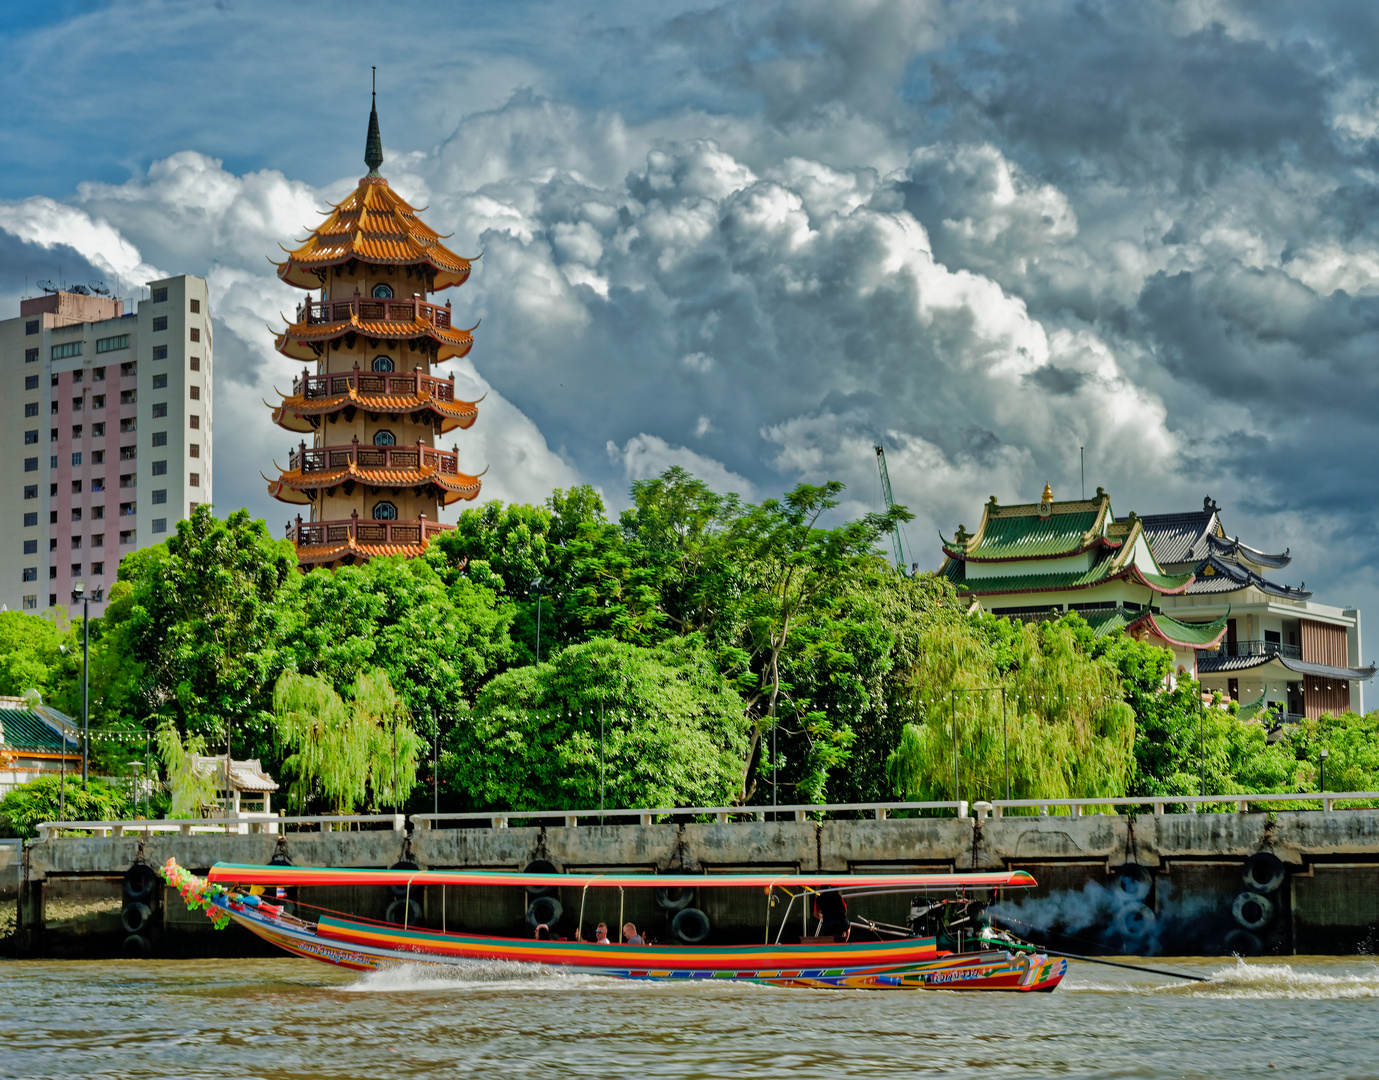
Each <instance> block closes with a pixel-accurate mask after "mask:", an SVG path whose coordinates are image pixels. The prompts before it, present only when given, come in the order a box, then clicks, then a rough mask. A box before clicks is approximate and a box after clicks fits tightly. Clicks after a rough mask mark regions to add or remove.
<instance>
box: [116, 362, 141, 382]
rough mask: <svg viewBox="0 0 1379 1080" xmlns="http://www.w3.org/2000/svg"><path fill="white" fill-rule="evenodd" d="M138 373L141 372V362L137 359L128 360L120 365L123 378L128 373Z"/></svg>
mask: <svg viewBox="0 0 1379 1080" xmlns="http://www.w3.org/2000/svg"><path fill="white" fill-rule="evenodd" d="M137 374H139V362H138V361H137V360H126V361H125V362H124V363H123V364H121V365H120V377H121V378H124V377H125V376H126V375H137Z"/></svg>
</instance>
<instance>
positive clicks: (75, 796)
mask: <svg viewBox="0 0 1379 1080" xmlns="http://www.w3.org/2000/svg"><path fill="white" fill-rule="evenodd" d="M60 789H62V790H60ZM59 808H62V810H63V817H62V820H65V821H121V820H124V819H125V818H128V817H129V816H130V812H131V809H132V807H131V806H130V802H129V797H128V792H126V791H123V790H121V789H120V788H118V787H112V786H111V785H109V784H107V783H105V781H103V780H100V779H98V778H95V779H92V780H91V782H90V783H89V784H88V785H87V787H86V790H85V791H83V790H82V787H81V777H80V775H78V776H77V777H76V778H75V779H74V778H73V776H72V774H71V773H68V774H67V777H66V779H65V780H64V779H63V778H62V777H61V776H59V775H58V774H56V773H49V774H47V775H45V776H40V777H38V778H37V779H34V780H30V781H29V782H28V783H27V784H21V785H20V786H19V787H16V788H12V789H11V790H10V791H8V792H6V793H5V796H4V798H2V799H0V836H6V837H22V838H24V839H28V838H29V837H32V836H36V835H37V833H38V828H37V826H38V825H39V824H41V823H42V822H45V821H57V820H58V811H59Z"/></svg>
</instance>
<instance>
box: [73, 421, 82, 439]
mask: <svg viewBox="0 0 1379 1080" xmlns="http://www.w3.org/2000/svg"><path fill="white" fill-rule="evenodd" d="M72 438H74V439H80V438H81V425H80V424H73V425H72Z"/></svg>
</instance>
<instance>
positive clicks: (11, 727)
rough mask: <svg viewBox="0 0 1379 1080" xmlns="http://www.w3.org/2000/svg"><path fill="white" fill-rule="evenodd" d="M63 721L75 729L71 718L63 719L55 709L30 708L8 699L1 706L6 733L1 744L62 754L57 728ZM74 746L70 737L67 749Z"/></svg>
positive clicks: (0, 718)
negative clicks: (45, 716) (51, 719)
mask: <svg viewBox="0 0 1379 1080" xmlns="http://www.w3.org/2000/svg"><path fill="white" fill-rule="evenodd" d="M40 709H41V710H42V712H43V713H47V714H49V715H51V716H52V717H54V718H55V719H54V720H53V721H52V722H51V723H49V722H47V721H45V720H44V719H43V716H42V715H40V712H39V710H40ZM63 721H66V722H67V725H68V727H69V728H74V727H75V725H73V724H72V721H71V720H70V719H69V718H68V717H66V716H63V714H62V713H60V712H58V711H57V710H55V709H46V708H43V707H42V706H39V707H38V708H30V707H27V706H25V705H21V704H19V699H16V698H9V699H6V700H5V701H4V702H3V704H0V732H3V738H0V745H4V746H8V747H12V748H14V749H16V750H44V751H53V752H60V751H61V750H62V736H61V735H60V734H59V733H58V729H57V727H55V726H54V725H60V724H61V723H62V722H63ZM73 746H74V742H73V738H72V735H71V734H69V735H68V737H67V749H68V750H69V751H70V750H71V749H72V748H73Z"/></svg>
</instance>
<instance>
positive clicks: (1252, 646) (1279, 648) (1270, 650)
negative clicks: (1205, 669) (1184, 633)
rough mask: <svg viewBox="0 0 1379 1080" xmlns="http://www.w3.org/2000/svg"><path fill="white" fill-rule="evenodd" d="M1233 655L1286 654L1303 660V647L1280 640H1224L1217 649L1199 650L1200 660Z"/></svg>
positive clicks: (1219, 658) (1291, 657) (1217, 658)
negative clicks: (1285, 643) (1286, 643)
mask: <svg viewBox="0 0 1379 1080" xmlns="http://www.w3.org/2000/svg"><path fill="white" fill-rule="evenodd" d="M1232 656H1286V657H1288V659H1290V660H1301V659H1302V648H1301V647H1300V646H1298V645H1284V644H1283V643H1281V642H1278V641H1223V642H1221V644H1220V646H1219V647H1217V648H1215V649H1198V650H1197V657H1198V659H1200V660H1225V659H1228V658H1229V657H1232Z"/></svg>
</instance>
